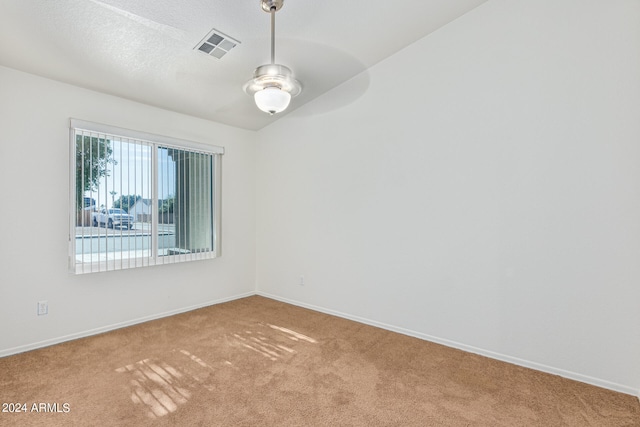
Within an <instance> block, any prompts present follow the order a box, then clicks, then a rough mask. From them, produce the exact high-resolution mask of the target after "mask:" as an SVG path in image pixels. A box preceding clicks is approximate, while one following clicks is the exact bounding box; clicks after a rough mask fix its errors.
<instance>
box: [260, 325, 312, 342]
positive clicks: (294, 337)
mask: <svg viewBox="0 0 640 427" xmlns="http://www.w3.org/2000/svg"><path fill="white" fill-rule="evenodd" d="M269 327H270V328H271V329H275V330H278V331H280V332H284V333H285V334H289V335H290V336H289V339H291V340H293V341H298V340H303V341H307V342H310V343H312V344H316V343H317V342H318V341H316V340H314V339H313V338H309V337H308V336H306V335H303V334H301V333H298V332H296V331H292V330H291V329H287V328H283V327H280V326H276V325H271V324H269Z"/></svg>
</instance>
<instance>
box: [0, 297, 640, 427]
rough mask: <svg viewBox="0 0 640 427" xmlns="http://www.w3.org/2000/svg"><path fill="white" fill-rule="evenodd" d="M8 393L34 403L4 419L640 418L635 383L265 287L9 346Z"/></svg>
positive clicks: (361, 421)
mask: <svg viewBox="0 0 640 427" xmlns="http://www.w3.org/2000/svg"><path fill="white" fill-rule="evenodd" d="M0 401H1V402H3V404H4V403H7V404H9V403H12V404H16V403H18V404H20V406H21V408H23V409H26V410H27V412H18V413H17V412H10V413H7V412H0V425H2V426H58V425H61V426H62V425H69V426H146V425H158V426H165V425H171V426H545V427H548V426H598V427H600V426H640V403H639V402H638V399H637V398H635V397H633V396H628V395H624V394H620V393H615V392H612V391H608V390H604V389H600V388H598V387H593V386H589V385H586V384H582V383H578V382H575V381H570V380H567V379H563V378H560V377H557V376H553V375H548V374H544V373H541V372H536V371H533V370H529V369H525V368H522V367H518V366H514V365H510V364H507V363H502V362H497V361H495V360H491V359H487V358H484V357H481V356H477V355H474V354H469V353H465V352H462V351H459V350H453V349H450V348H447V347H443V346H440V345H437V344H432V343H429V342H425V341H421V340H419V339H415V338H411V337H407V336H404V335H399V334H395V333H392V332H388V331H384V330H381V329H377V328H374V327H370V326H366V325H362V324H359V323H355V322H351V321H348V320H344V319H340V318H336V317H332V316H328V315H325V314H321V313H317V312H313V311H310V310H306V309H302V308H299V307H294V306H291V305H287V304H283V303H280V302H277V301H273V300H269V299H266V298H262V297H250V298H245V299H241V300H237V301H233V302H229V303H225V304H220V305H216V306H212V307H208V308H204V309H201V310H196V311H192V312H189V313H185V314H181V315H177V316H173V317H170V318H166V319H161V320H156V321H152V322H148V323H145V324H141V325H137V326H133V327H129V328H125V329H121V330H118V331H114V332H110V333H106V334H102V335H98V336H95V337H90V338H85V339H81V340H76V341H73V342H68V343H64V344H60V345H56V346H52V347H49V348H45V349H41V350H37V351H32V352H28V353H23V354H19V355H15V356H10V357H5V358H2V359H0ZM34 403H35V409H36V411H34V410H33V409H34ZM22 404H26V408H25V407H24V406H22ZM3 406H4V407H3V409H11V408H8V407H6V406H5V405H3ZM13 409H14V410H15V405H14V406H13Z"/></svg>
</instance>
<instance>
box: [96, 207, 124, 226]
mask: <svg viewBox="0 0 640 427" xmlns="http://www.w3.org/2000/svg"><path fill="white" fill-rule="evenodd" d="M133 222H134V219H133V215H129V214H128V213H126V212H125V211H124V210H122V209H117V208H112V209H102V210H100V211H99V212H96V213H94V214H93V226H94V227H101V226H103V225H105V226H107V227H109V228H113V227H119V228H123V227H126V228H132V227H133Z"/></svg>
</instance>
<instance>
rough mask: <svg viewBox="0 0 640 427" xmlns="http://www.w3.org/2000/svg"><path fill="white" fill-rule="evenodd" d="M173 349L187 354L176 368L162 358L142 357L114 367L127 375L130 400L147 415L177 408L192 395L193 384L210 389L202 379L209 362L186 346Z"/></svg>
mask: <svg viewBox="0 0 640 427" xmlns="http://www.w3.org/2000/svg"><path fill="white" fill-rule="evenodd" d="M174 352H177V353H179V354H180V355H183V356H186V357H187V358H188V359H187V360H188V361H187V360H185V362H184V363H179V364H180V367H179V368H178V367H176V366H172V365H170V364H168V363H167V362H164V361H157V360H152V359H143V360H140V361H138V362H135V363H132V364H130V365H126V366H123V367H120V368H118V369H116V370H115V371H116V372H117V373H120V374H128V375H129V376H130V379H129V387H130V398H131V401H132V402H133V403H134V404H139V405H142V407H143V408H144V409H145V410H146V412H147V416H149V417H150V418H158V417H163V416H165V415H168V414H170V413H172V412H175V411H177V410H178V408H179V407H180V406H181V405H184V404H185V403H187V401H188V400H189V398H191V397H192V395H193V392H194V391H195V389H196V387H199V386H202V387H204V388H205V389H207V390H209V391H212V390H213V386H212V385H211V384H206V383H205V382H204V380H205V379H206V378H207V377H208V376H209V375H210V373H211V371H213V368H212V367H211V366H209V365H208V364H207V363H206V362H204V361H203V360H202V359H200V358H199V357H198V356H196V355H194V354H191V353H190V352H188V351H187V350H179V351H176V350H174ZM189 362H191V363H189ZM174 365H176V363H174Z"/></svg>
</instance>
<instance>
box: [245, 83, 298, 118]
mask: <svg viewBox="0 0 640 427" xmlns="http://www.w3.org/2000/svg"><path fill="white" fill-rule="evenodd" d="M253 99H254V100H255V101H256V105H257V106H258V108H259V109H261V110H262V111H264V112H265V113H269V114H275V113H279V112H281V111H284V110H286V109H287V107H288V106H289V102H291V95H290V94H289V92H285V91H284V90H281V89H280V88H277V87H267V88H264V89H262V90H259V91H257V92H256V93H255V94H254V95H253Z"/></svg>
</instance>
